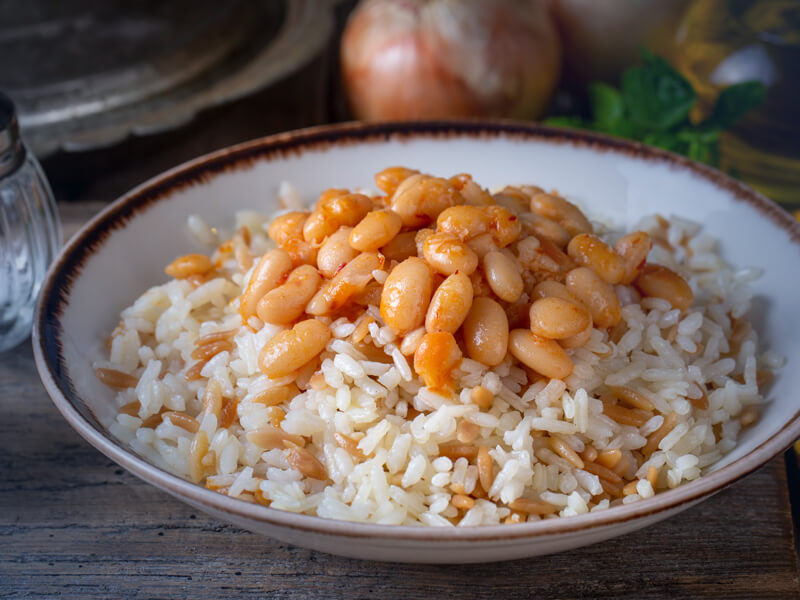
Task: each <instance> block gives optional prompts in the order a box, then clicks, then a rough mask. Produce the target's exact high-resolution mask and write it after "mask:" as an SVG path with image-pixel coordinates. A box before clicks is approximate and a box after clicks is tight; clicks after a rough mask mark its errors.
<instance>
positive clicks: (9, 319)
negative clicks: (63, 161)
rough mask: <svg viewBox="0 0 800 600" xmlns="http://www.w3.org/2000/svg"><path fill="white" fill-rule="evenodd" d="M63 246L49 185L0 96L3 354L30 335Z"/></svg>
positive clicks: (0, 346) (9, 107) (0, 345)
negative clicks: (38, 302) (46, 280)
mask: <svg viewBox="0 0 800 600" xmlns="http://www.w3.org/2000/svg"><path fill="white" fill-rule="evenodd" d="M60 246H61V226H60V223H59V220H58V213H57V212H56V206H55V202H54V201H53V194H52V192H51V191H50V186H49V184H48V183H47V179H45V176H44V173H43V172H42V169H41V167H40V166H39V163H38V161H37V160H36V158H35V157H34V156H33V155H32V154H31V153H30V152H28V151H27V150H26V148H25V145H24V144H23V143H22V140H21V139H20V135H19V126H18V125H17V117H16V111H15V109H14V104H13V103H12V102H11V100H10V99H9V98H8V97H7V96H6V95H4V94H2V93H0V352H2V351H4V350H9V349H10V348H13V347H14V346H16V345H17V344H19V343H20V342H22V341H23V340H24V339H25V338H27V337H28V335H29V334H30V330H31V320H32V318H33V304H34V301H35V300H36V295H37V294H38V292H39V287H40V286H41V283H42V279H43V278H44V274H45V271H46V270H47V267H48V266H49V265H50V262H51V261H52V260H53V257H54V256H55V254H56V252H57V251H58V249H59V247H60Z"/></svg>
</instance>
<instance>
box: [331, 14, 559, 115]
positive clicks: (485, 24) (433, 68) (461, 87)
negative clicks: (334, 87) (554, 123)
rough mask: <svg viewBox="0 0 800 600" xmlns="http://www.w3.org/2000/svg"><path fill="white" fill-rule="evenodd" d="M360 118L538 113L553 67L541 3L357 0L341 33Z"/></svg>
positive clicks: (553, 38)
mask: <svg viewBox="0 0 800 600" xmlns="http://www.w3.org/2000/svg"><path fill="white" fill-rule="evenodd" d="M341 64H342V78H343V83H344V89H345V92H346V94H347V97H348V100H349V104H350V108H351V110H352V112H353V114H354V116H356V117H357V118H359V119H362V120H367V121H375V120H385V119H426V118H427V119H431V118H447V117H509V118H517V119H533V118H538V117H540V116H541V115H542V114H543V113H544V111H545V110H546V108H547V105H548V104H549V102H550V99H551V97H552V95H553V93H554V91H555V88H556V85H557V84H558V79H559V76H560V72H561V44H560V40H559V38H558V34H557V30H556V27H555V25H554V23H553V21H552V20H551V17H550V14H549V12H548V10H547V6H546V3H545V2H543V1H542V0H493V1H491V2H486V1H485V0H460V1H458V2H453V1H452V0H365V1H362V2H361V3H360V4H359V5H358V7H357V8H356V10H355V11H354V12H353V14H352V15H351V16H350V20H349V21H348V24H347V27H346V29H345V32H344V35H343V38H342V47H341Z"/></svg>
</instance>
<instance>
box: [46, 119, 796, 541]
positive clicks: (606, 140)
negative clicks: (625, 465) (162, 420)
mask: <svg viewBox="0 0 800 600" xmlns="http://www.w3.org/2000/svg"><path fill="white" fill-rule="evenodd" d="M464 137H466V138H472V139H475V138H484V139H490V138H498V137H504V138H512V139H524V140H535V141H543V142H549V143H559V144H570V145H572V146H577V147H588V148H591V149H593V150H596V151H600V152H615V153H618V154H623V155H627V156H629V157H634V158H638V159H643V160H647V161H657V162H660V163H664V164H667V165H670V166H671V167H672V168H675V169H681V170H686V171H689V172H691V173H693V174H694V175H695V176H698V177H700V178H702V179H705V180H706V181H709V182H710V183H712V184H714V185H715V186H716V187H719V188H722V189H724V190H726V191H728V192H729V193H730V194H731V195H732V196H733V198H734V199H735V200H736V201H740V202H746V203H748V204H750V205H751V206H753V207H754V208H755V209H756V210H758V212H759V213H761V214H762V215H763V216H764V217H765V218H767V219H768V220H769V221H771V222H772V223H773V224H774V225H775V226H776V227H778V228H780V229H783V230H784V231H785V232H786V233H787V234H788V235H789V237H790V238H791V240H792V242H794V243H795V244H798V245H800V224H798V223H797V222H795V221H794V220H793V219H792V218H791V217H790V216H789V215H788V214H787V213H786V212H785V211H783V210H782V209H781V208H780V207H778V206H777V205H776V204H775V203H773V202H772V201H771V200H768V199H767V198H765V197H763V196H761V195H760V194H758V193H757V192H755V191H753V190H752V189H750V188H749V187H747V186H746V185H744V184H742V183H740V182H738V181H735V180H734V179H732V178H730V177H728V176H727V175H724V174H723V173H720V172H719V171H717V170H715V169H712V168H710V167H707V166H705V165H702V164H698V163H695V162H693V161H690V160H688V159H686V158H684V157H682V156H678V155H675V154H671V153H669V152H665V151H662V150H659V149H656V148H651V147H648V146H644V145H642V144H639V143H635V142H629V141H625V140H621V139H617V138H611V137H607V136H604V135H599V134H595V133H591V132H585V131H577V130H569V129H561V128H552V127H545V126H542V125H537V124H533V123H523V122H515V121H500V120H494V121H471V120H452V121H432V122H407V123H376V124H364V123H343V124H337V125H327V126H320V127H312V128H308V129H301V130H297V131H293V132H288V133H282V134H278V135H273V136H269V137H264V138H260V139H256V140H253V141H250V142H245V143H242V144H238V145H235V146H231V147H229V148H224V149H222V150H218V151H216V152H213V153H211V154H207V155H204V156H201V157H199V158H196V159H194V160H192V161H189V162H187V163H184V164H182V165H180V166H178V167H175V168H173V169H170V170H168V171H166V172H164V173H162V174H161V175H158V176H156V177H154V178H152V179H150V180H149V181H147V182H145V183H143V184H142V185H140V186H138V187H136V188H135V189H133V190H131V191H130V192H128V193H127V194H125V195H124V196H122V197H121V198H119V199H118V200H117V201H115V202H114V203H112V204H111V205H109V206H108V207H106V208H105V209H104V210H102V211H101V212H100V213H99V214H98V215H96V216H95V217H94V218H92V219H91V220H90V221H89V222H88V223H87V224H86V225H84V226H83V227H82V228H81V229H80V231H79V232H78V233H77V234H76V235H75V236H73V238H72V239H71V240H70V241H69V242H68V243H67V244H66V245H65V247H64V248H63V249H62V251H61V252H60V253H59V255H58V256H57V257H56V260H55V261H54V263H53V264H52V265H51V267H50V269H49V270H48V273H47V276H46V278H45V281H44V283H43V285H42V290H41V293H40V295H39V297H38V299H37V302H36V312H35V315H34V327H33V349H34V356H35V360H36V367H37V369H38V371H39V375H40V377H41V378H42V381H43V383H44V385H45V388H46V389H47V392H48V393H49V394H50V396H51V398H52V399H53V402H54V403H55V405H56V407H57V408H58V410H59V411H60V412H61V413H62V415H64V417H65V418H66V420H67V421H68V422H69V423H70V425H72V427H73V428H74V429H75V430H76V431H77V432H78V433H79V434H80V435H81V436H82V437H83V438H84V439H86V440H87V441H88V442H89V443H90V444H92V445H93V446H94V447H95V448H97V449H98V450H99V451H100V452H102V453H103V454H105V455H106V456H108V457H109V458H111V459H112V460H114V461H115V462H117V463H118V464H120V465H121V466H123V467H124V468H126V469H128V470H129V471H130V472H132V473H133V474H134V475H136V476H138V477H139V478H141V479H143V480H145V481H147V482H148V483H151V484H154V485H156V486H157V487H160V488H163V489H164V490H166V491H168V492H169V493H171V494H173V495H175V496H178V497H182V498H186V499H188V500H189V501H191V502H193V503H194V504H196V505H201V506H204V507H208V508H209V509H211V510H215V511H219V512H222V513H226V514H229V515H232V516H236V517H241V518H245V519H253V520H256V521H260V522H262V523H265V524H270V525H274V526H278V527H282V528H289V529H296V530H301V531H308V532H314V533H318V534H326V535H335V536H344V537H351V538H373V537H377V538H383V539H389V540H392V539H393V540H430V541H436V542H460V541H492V540H496V541H501V540H502V541H505V540H510V539H524V538H534V537H541V536H548V535H556V534H561V533H570V532H578V531H588V530H590V529H596V528H599V527H604V526H610V525H614V524H620V523H624V522H628V521H632V520H634V519H639V518H642V517H646V516H648V515H653V514H655V513H659V512H662V511H669V510H671V509H672V510H675V509H679V508H681V507H685V506H686V505H689V504H692V503H694V502H697V501H699V500H700V499H702V498H703V497H705V496H708V495H710V494H713V493H716V492H718V491H719V490H721V489H722V488H724V487H726V486H728V485H730V484H732V483H733V482H735V481H736V480H738V479H740V478H741V477H744V476H745V475H747V474H749V473H751V472H752V471H754V470H755V469H757V468H758V467H760V466H762V465H763V464H765V463H766V462H767V461H769V460H770V459H772V458H773V457H775V456H776V455H778V454H780V453H781V452H782V451H784V450H785V449H786V448H788V447H789V446H790V445H791V444H792V443H793V442H794V440H795V439H796V438H798V437H800V411H798V412H797V413H795V414H794V415H793V416H792V418H791V419H790V420H789V421H788V422H787V423H786V424H785V425H784V426H783V427H782V428H781V429H780V430H779V431H778V432H776V433H775V434H774V435H772V437H770V438H769V439H767V440H766V441H764V442H763V443H761V444H760V445H759V446H757V447H756V448H754V449H753V450H752V451H750V452H749V453H748V454H746V455H745V456H743V457H741V458H739V459H737V460H735V461H734V462H732V463H731V464H729V465H726V466H724V467H722V468H721V469H719V470H718V471H715V472H713V473H709V474H707V475H703V476H702V477H700V478H699V479H696V480H695V481H691V482H688V483H685V484H683V485H681V486H679V487H678V488H675V489H673V490H668V491H665V492H661V493H659V494H656V495H655V496H653V497H652V498H649V499H644V500H640V501H639V502H635V503H632V504H628V505H623V506H617V507H613V508H610V509H608V510H605V511H600V512H595V513H588V514H584V515H579V516H574V517H570V518H568V519H552V520H545V521H538V522H534V523H520V524H515V525H484V526H478V527H465V528H453V529H450V528H447V529H442V528H431V527H416V526H401V525H376V524H371V523H354V522H349V521H339V520H335V519H328V518H324V517H317V516H312V515H302V514H297V513H292V512H286V511H282V510H278V509H273V508H269V507H266V506H261V505H254V504H250V503H247V502H243V501H241V500H237V499H235V498H229V497H227V496H223V495H222V494H218V493H216V492H213V491H210V490H207V489H205V488H204V487H201V486H199V485H196V484H194V483H191V482H189V481H186V480H184V479H181V478H180V477H178V476H176V475H173V474H171V473H169V472H167V471H164V470H162V469H160V468H159V467H156V466H154V465H151V464H150V463H148V462H146V461H145V460H144V459H143V458H140V457H139V456H137V455H136V454H134V453H133V451H130V450H127V449H125V448H123V447H122V446H121V445H120V444H118V443H117V442H116V441H114V440H113V439H112V438H111V437H110V436H109V435H108V434H107V433H105V432H104V431H103V430H102V428H101V427H100V426H99V424H93V423H91V422H90V421H89V419H87V418H86V416H85V415H83V414H81V412H80V411H79V410H78V409H77V408H76V406H75V403H77V402H79V398H78V396H77V394H76V393H75V391H74V389H73V387H72V383H71V381H70V379H69V376H68V374H67V372H66V367H65V365H64V363H63V357H62V356H61V354H60V340H59V337H58V336H59V334H60V325H59V320H58V317H57V315H58V314H59V313H60V310H61V308H63V306H64V305H65V304H66V303H67V302H68V297H69V290H70V287H71V282H72V280H73V279H74V278H75V276H76V275H78V274H79V273H80V269H81V266H82V264H83V262H84V261H85V260H86V259H87V258H88V256H90V255H91V254H92V253H94V252H95V251H96V250H97V249H98V248H100V247H101V246H102V244H103V242H104V240H105V239H106V238H107V236H108V235H110V233H111V231H113V230H114V229H117V228H120V227H124V225H125V223H126V222H127V221H128V219H129V218H130V217H132V216H134V215H135V214H136V213H137V212H138V211H140V210H143V209H146V208H147V207H148V206H149V205H151V204H153V203H155V202H158V201H160V200H162V199H164V198H167V197H169V194H170V193H171V192H173V191H174V190H176V189H179V188H181V187H184V186H187V185H189V186H190V185H196V184H198V183H202V182H205V181H208V180H209V179H211V178H213V177H214V176H215V175H217V174H219V173H222V172H224V171H226V170H230V169H239V168H247V167H248V166H249V165H251V164H252V163H254V162H255V161H257V160H268V159H269V158H270V157H274V156H283V155H286V154H302V153H303V152H304V151H308V150H311V149H314V150H320V149H327V148H331V147H335V146H337V145H348V144H354V143H355V144H357V143H363V142H369V141H385V140H389V139H409V138H413V139H419V138H437V139H446V138H464Z"/></svg>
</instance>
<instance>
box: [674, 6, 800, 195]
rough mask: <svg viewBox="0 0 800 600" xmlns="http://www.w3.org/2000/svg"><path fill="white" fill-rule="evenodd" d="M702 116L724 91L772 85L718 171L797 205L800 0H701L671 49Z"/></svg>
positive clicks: (738, 130)
mask: <svg viewBox="0 0 800 600" xmlns="http://www.w3.org/2000/svg"><path fill="white" fill-rule="evenodd" d="M668 53H669V54H670V55H671V56H670V58H671V60H672V62H673V64H675V65H676V66H677V68H678V69H679V70H680V71H681V72H682V73H683V74H684V76H685V77H687V79H689V80H690V81H691V83H692V85H693V86H694V88H695V89H696V90H697V92H698V95H699V97H700V101H699V102H698V104H697V111H698V114H696V115H694V116H695V117H700V116H702V113H703V112H704V111H706V112H707V111H708V110H709V108H710V107H711V106H712V105H713V103H714V100H715V99H716V97H717V95H718V94H719V91H720V90H721V89H723V88H724V87H727V86H728V85H731V84H734V83H740V82H742V81H750V80H759V81H761V82H762V83H763V84H764V85H765V86H766V87H767V97H766V100H765V101H764V103H763V104H762V105H761V106H759V107H758V108H756V109H754V110H753V111H751V112H750V113H749V114H748V115H747V116H746V117H745V118H744V119H742V121H741V122H740V123H739V124H737V125H736V127H735V128H734V129H733V130H732V131H729V132H726V133H724V134H723V135H722V136H721V138H720V166H721V168H722V169H723V170H724V171H727V172H729V173H731V174H733V175H734V176H736V177H738V178H739V179H742V180H743V181H745V182H746V183H748V184H750V185H751V186H753V187H754V188H756V189H758V190H759V191H760V192H762V193H763V194H765V195H766V196H768V197H770V198H772V199H773V200H775V201H777V202H780V203H782V204H784V205H786V206H787V208H794V209H796V208H798V207H800V0H696V1H694V2H692V3H691V5H690V6H689V8H688V9H687V11H686V13H685V15H684V18H683V20H682V22H681V24H680V25H679V27H678V29H677V30H676V32H675V37H674V40H673V46H672V47H671V48H670V49H669V52H668Z"/></svg>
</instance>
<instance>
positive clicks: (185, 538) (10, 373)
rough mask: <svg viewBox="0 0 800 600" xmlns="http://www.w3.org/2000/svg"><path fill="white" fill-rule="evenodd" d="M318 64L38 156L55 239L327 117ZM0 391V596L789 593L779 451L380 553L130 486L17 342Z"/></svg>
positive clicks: (793, 561) (331, 88) (332, 104)
mask: <svg viewBox="0 0 800 600" xmlns="http://www.w3.org/2000/svg"><path fill="white" fill-rule="evenodd" d="M332 43H335V42H332ZM330 64H331V60H330V57H328V58H326V57H322V58H320V59H319V60H317V61H315V62H314V63H312V64H311V65H309V66H308V67H307V68H306V69H304V70H303V71H301V72H300V73H298V74H297V75H295V76H293V77H290V78H288V79H287V80H285V81H284V82H282V83H281V84H279V85H277V86H275V87H273V88H272V89H270V90H267V91H266V92H264V93H262V94H259V95H258V96H255V97H253V98H250V99H248V100H245V101H242V102H239V103H236V104H234V105H231V106H229V107H225V108H223V109H216V110H214V111H210V112H209V113H206V114H204V115H201V117H200V118H199V119H198V120H197V121H196V123H195V124H194V126H193V127H192V128H190V129H189V130H185V131H181V132H174V133H167V134H164V135H162V136H159V137H157V138H150V139H146V140H133V141H130V142H128V143H126V144H124V145H123V146H122V147H120V148H116V149H111V150H103V151H98V152H94V153H90V154H84V155H80V156H57V157H54V158H52V159H49V160H48V161H45V163H44V167H45V170H46V172H47V174H48V176H49V177H50V179H51V182H52V184H53V187H54V191H55V193H56V196H57V197H58V198H59V200H60V201H61V203H60V209H61V212H62V215H63V218H64V222H65V229H66V231H67V233H70V232H72V231H74V230H75V229H76V228H77V227H78V226H79V225H80V224H81V223H83V222H84V221H85V220H86V219H87V218H88V217H89V216H90V215H91V214H93V213H94V212H96V211H97V210H98V209H99V208H100V207H102V206H103V205H104V203H105V202H108V201H110V200H112V199H113V198H115V197H116V196H118V195H119V194H121V193H122V192H124V191H125V190H127V189H128V188H130V187H132V186H133V185H136V184H137V183H140V182H141V181H143V180H145V179H146V178H148V177H150V176H152V175H154V174H156V173H158V172H160V171H162V170H164V169H165V168H168V167H170V166H173V165H175V164H178V163H179V162H181V161H183V160H186V159H188V158H191V157H193V156H197V155H199V154H202V153H204V152H207V151H209V150H212V149H215V148H219V147H222V146H225V145H228V144H230V143H233V142H236V141H241V140H244V139H249V138H253V137H257V136H259V135H264V134H267V133H272V132H276V131H281V130H287V129H292V128H296V127H300V126H306V125H310V124H315V123H319V122H325V121H329V120H331V119H334V118H337V116H339V115H338V114H337V111H339V110H340V109H338V108H337V106H336V101H334V100H335V85H333V84H332V83H331V78H330V77H329V76H328V75H327V74H329V73H330ZM312 98H316V99H319V101H310V100H309V99H312ZM303 99H305V101H303ZM0 402H1V403H2V408H3V418H2V419H0V598H6V597H7V598H15V599H16V598H82V599H83V598H87V599H89V598H98V599H99V598H103V599H106V598H130V599H134V598H191V599H199V598H228V597H237V598H282V599H284V598H286V599H289V598H297V599H300V598H369V599H370V600H372V599H374V598H409V599H414V598H440V597H445V596H452V597H458V598H492V599H514V598H533V597H536V598H665V599H666V598H726V599H732V598H747V599H751V598H759V599H764V600H766V599H768V598H776V599H791V598H800V588H799V587H798V563H797V554H796V549H795V539H794V524H793V521H792V513H791V505H790V501H789V493H788V491H789V487H788V484H787V475H786V468H785V464H784V460H783V458H781V457H779V458H776V459H775V460H774V461H772V462H771V463H769V464H768V465H766V466H765V467H764V468H762V469H760V470H759V471H757V472H756V473H754V474H752V475H750V476H749V477H747V478H745V479H744V480H742V481H740V482H738V483H736V484H735V485H733V486H732V487H730V488H729V489H727V490H725V491H723V492H721V493H720V494H718V495H717V496H715V497H713V498H711V499H709V500H708V501H706V502H703V503H701V504H700V505H698V506H696V507H694V508H692V509H690V510H688V511H686V512H684V513H682V514H680V515H678V516H676V517H674V518H673V519H671V520H670V521H668V522H666V523H661V524H658V525H656V526H653V527H650V528H648V529H645V530H643V531H639V532H637V533H634V534H631V535H628V536H625V537H623V538H618V539H615V540H611V541H608V542H604V543H601V544H597V545H594V546H590V547H587V548H583V549H579V550H574V551H571V552H566V553H562V554H558V555H554V556H546V557H540V558H533V559H528V560H518V561H513V562H505V563H487V564H481V565H466V566H452V565H451V566H447V565H444V566H426V565H397V564H387V563H377V562H365V561H358V560H354V559H346V558H340V557H336V556H332V555H327V554H322V553H319V552H314V551H311V550H305V549H302V548H297V547H293V546H290V545H287V544H283V543H280V542H276V541H274V540H271V539H267V538H263V537H259V536H256V535H254V534H251V533H248V532H246V531H242V530H240V529H238V528H236V527H233V526H231V525H227V524H224V523H220V522H218V521H216V520H214V519H212V518H210V517H208V516H206V515H204V514H202V513H199V512H197V511H196V510H194V509H193V508H190V507H188V506H186V505H184V504H182V503H180V502H178V501H177V500H174V499H173V498H172V497H170V496H168V495H166V494H164V493H163V492H160V491H158V490H156V489H155V488H153V487H151V486H149V485H147V484H145V483H143V482H141V481H139V480H138V479H136V478H135V477H133V476H132V475H130V474H128V473H127V472H126V471H124V470H122V469H121V468H120V467H118V466H117V465H116V464H114V463H112V462H111V461H109V460H108V459H107V458H105V457H104V456H103V455H101V454H100V453H99V452H97V451H96V450H94V449H93V448H92V447H91V446H89V444H88V443H86V442H84V441H83V440H82V439H81V438H80V437H79V436H78V435H77V434H76V433H75V432H74V431H73V430H72V429H71V428H70V427H69V426H68V425H67V423H66V421H64V419H63V418H62V417H61V415H60V414H59V413H58V411H57V410H56V408H55V406H54V405H53V404H52V403H51V402H50V400H49V398H48V396H47V394H46V392H45V390H44V388H43V386H42V384H41V382H40V381H39V377H38V375H37V373H36V369H35V367H34V363H33V357H32V353H31V347H30V343H29V342H26V343H25V344H23V345H22V346H20V347H19V348H17V349H15V350H13V351H10V352H7V353H5V354H0ZM489 559H491V557H487V560H489Z"/></svg>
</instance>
